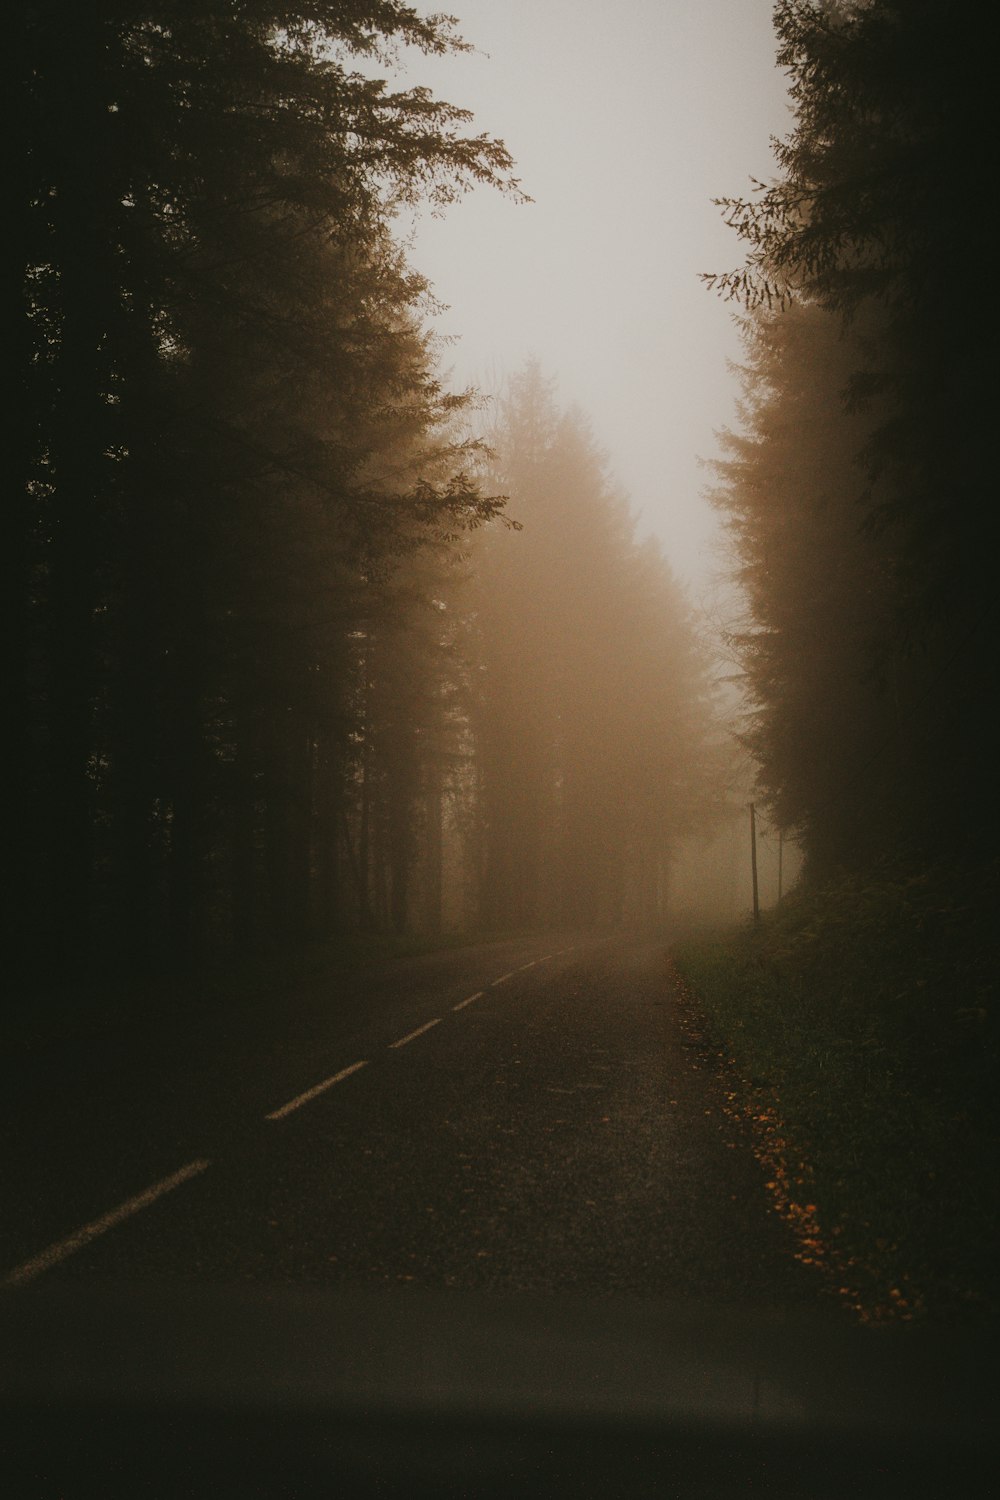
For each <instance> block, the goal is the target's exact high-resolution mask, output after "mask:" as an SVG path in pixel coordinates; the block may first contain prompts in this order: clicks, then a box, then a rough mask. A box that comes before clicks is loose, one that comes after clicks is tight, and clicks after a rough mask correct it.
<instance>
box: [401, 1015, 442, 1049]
mask: <svg viewBox="0 0 1000 1500" xmlns="http://www.w3.org/2000/svg"><path fill="white" fill-rule="evenodd" d="M440 1024H441V1017H440V1016H437V1017H435V1019H434V1020H433V1021H425V1022H424V1024H423V1026H418V1027H417V1029H416V1031H411V1032H409V1033H408V1035H406V1036H401V1037H400V1039H399V1041H398V1042H390V1043H389V1046H390V1047H405V1046H406V1044H407V1042H413V1041H416V1039H417V1037H418V1036H423V1034H424V1032H425V1031H430V1029H431V1027H432V1026H440Z"/></svg>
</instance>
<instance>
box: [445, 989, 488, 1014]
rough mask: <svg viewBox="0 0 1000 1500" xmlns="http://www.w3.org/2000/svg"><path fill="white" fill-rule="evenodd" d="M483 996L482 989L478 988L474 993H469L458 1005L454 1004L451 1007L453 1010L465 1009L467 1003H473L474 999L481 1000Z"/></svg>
mask: <svg viewBox="0 0 1000 1500" xmlns="http://www.w3.org/2000/svg"><path fill="white" fill-rule="evenodd" d="M482 998H483V992H482V990H477V991H476V993H475V994H474V995H467V996H466V998H465V999H464V1000H460V1001H459V1002H458V1004H457V1005H453V1006H452V1007H451V1008H452V1010H464V1009H465V1007H466V1006H467V1005H471V1004H472V1002H473V1000H481V999H482Z"/></svg>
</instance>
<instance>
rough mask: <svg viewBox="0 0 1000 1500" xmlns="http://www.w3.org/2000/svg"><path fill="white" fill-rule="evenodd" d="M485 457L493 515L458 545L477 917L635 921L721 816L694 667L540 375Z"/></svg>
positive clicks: (667, 601)
mask: <svg viewBox="0 0 1000 1500" xmlns="http://www.w3.org/2000/svg"><path fill="white" fill-rule="evenodd" d="M491 442H492V443H493V444H494V445H495V448H496V475H495V479H494V480H493V482H492V484H491V488H493V487H498V488H501V489H502V490H503V491H504V492H505V493H506V494H508V495H509V497H510V499H509V504H508V508H507V515H508V516H509V517H510V518H511V519H512V520H514V521H517V522H518V523H519V524H521V525H522V526H523V530H522V531H519V532H513V531H510V530H505V529H503V528H501V527H498V526H496V525H494V526H491V527H489V528H487V529H486V531H484V532H482V533H480V534H478V535H477V537H476V538H475V540H474V543H473V558H474V578H473V583H472V590H471V592H472V602H473V632H474V635H473V641H474V646H473V649H474V653H475V654H474V660H475V662H476V667H477V670H476V672H475V674H474V676H473V683H474V692H473V697H472V702H471V706H470V714H471V727H472V731H473V736H474V743H475V749H476V757H477V767H478V786H477V807H478V819H479V827H478V837H479V839H480V849H479V853H478V861H479V890H480V907H481V910H482V911H483V912H484V914H486V915H487V916H488V917H489V918H490V919H491V920H492V921H493V922H495V923H498V924H506V925H516V924H519V923H531V922H538V921H544V922H549V923H553V922H561V923H577V924H587V923H600V922H604V923H608V922H618V921H621V920H623V919H624V920H631V921H634V922H642V921H650V920H654V919H656V918H658V917H660V916H661V915H662V914H663V912H664V911H665V909H666V904H667V882H668V879H669V871H670V862H671V853H672V850H673V848H674V846H675V844H676V842H677V841H678V840H679V839H680V838H682V837H683V836H684V835H685V834H687V833H689V832H690V831H691V830H692V829H693V828H695V827H698V826H699V825H702V824H704V823H706V821H708V820H709V819H710V817H711V815H712V813H713V811H714V810H715V808H716V805H717V800H718V799H720V798H721V792H720V783H721V780H722V777H721V775H720V761H719V759H718V757H717V756H716V754H715V752H714V751H713V748H712V744H711V738H712V733H711V714H710V708H711V704H710V690H709V680H708V673H707V660H706V655H705V652H704V650H703V649H702V648H700V646H699V643H698V641H697V638H696V635H695V632H694V629H693V626H692V621H691V618H690V613H689V610H688V606H687V604H686V601H685V599H684V597H683V595H682V593H681V591H680V589H679V587H678V586H677V584H676V583H675V581H674V579H673V577H672V575H671V572H670V569H669V567H668V566H667V564H666V562H665V561H664V559H663V557H662V555H661V554H660V551H659V549H658V546H657V545H656V543H655V542H653V541H649V542H646V543H644V544H640V543H638V542H637V541H636V540H635V537H634V533H633V523H632V519H631V517H630V515H629V512H628V508H627V505H626V503H625V501H624V500H623V499H622V498H621V497H620V496H619V495H617V494H616V493H615V491H614V489H613V487H612V486H611V484H610V481H609V479H608V476H607V473H606V469H605V464H604V461H603V459H602V456H601V455H600V453H599V452H598V450H597V448H596V447H595V444H594V441H593V438H592V437H591V435H590V433H589V431H588V430H587V427H586V424H585V422H584V420H583V419H582V417H581V416H580V415H579V414H575V413H572V412H571V413H565V412H562V411H560V410H559V408H558V407H557V405H556V403H555V401H554V399H553V395H552V391H551V388H550V386H549V384H548V382H546V381H545V380H544V379H543V377H542V375H541V373H540V372H539V370H538V369H537V368H536V367H534V366H529V367H528V369H527V370H525V371H524V372H523V373H521V374H520V375H519V376H518V377H517V378H515V379H514V380H512V381H511V383H510V386H509V389H508V393H507V397H506V400H505V401H504V402H503V404H502V408H501V411H500V414H499V421H498V423H497V426H496V429H495V431H494V433H493V434H492V435H491Z"/></svg>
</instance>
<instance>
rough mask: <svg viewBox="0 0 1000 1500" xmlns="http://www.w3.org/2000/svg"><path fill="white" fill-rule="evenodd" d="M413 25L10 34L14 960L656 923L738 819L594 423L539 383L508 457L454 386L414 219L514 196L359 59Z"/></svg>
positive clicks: (526, 387)
mask: <svg viewBox="0 0 1000 1500" xmlns="http://www.w3.org/2000/svg"><path fill="white" fill-rule="evenodd" d="M404 45H406V46H411V47H416V48H418V49H423V50H424V51H427V52H437V51H442V50H446V49H448V48H451V47H455V46H460V45H462V44H461V43H459V42H457V41H456V40H455V39H454V37H453V35H452V33H451V31H450V27H449V23H448V22H447V21H444V20H441V19H440V18H439V19H429V20H423V19H421V18H419V17H418V16H417V15H416V14H415V12H413V11H412V10H411V9H410V8H409V7H407V6H405V5H403V4H399V3H397V0H359V3H355V0H336V3H320V0H316V3H309V0H305V3H297V4H294V5H292V6H279V5H274V4H272V3H268V0H248V3H241V4H239V5H231V4H221V3H211V4H204V3H199V4H190V3H187V0H163V3H154V4H152V5H146V6H142V7H138V6H135V5H132V4H129V3H127V0H121V3H118V4H115V3H109V4H103V5H101V6H99V7H93V6H87V5H80V6H75V7H74V6H65V5H64V4H62V3H56V0H52V3H49V4H46V3H40V4H30V5H26V6H24V7H22V8H21V9H20V10H19V11H18V13H17V16H16V17H14V18H12V21H11V27H10V30H9V34H8V49H9V62H8V86H9V88H10V90H11V93H12V101H13V108H12V112H11V113H12V119H13V121H14V130H15V133H16V136H17V141H16V145H17V147H18V150H17V152H16V155H15V160H16V173H17V174H18V175H17V176H16V177H15V179H14V181H13V184H12V187H11V188H10V190H9V191H10V192H11V194H12V195H13V198H14V201H15V203H16V210H15V212H14V213H13V214H12V215H11V216H10V217H9V221H8V230H7V235H6V237H5V247H6V254H7V256H8V260H9V262H10V264H9V267H8V271H9V274H8V276H7V278H6V283H5V284H6V285H7V286H9V287H10V288H11V291H12V295H11V297H10V300H9V303H8V309H7V312H8V316H7V319H6V327H7V348H8V358H9V360H10V362H11V365H12V373H13V377H14V378H13V380H12V382H11V383H10V385H9V386H8V390H9V391H13V392H15V393H16V394H14V395H12V396H8V402H9V405H10V415H11V423H10V435H9V440H8V498H7V502H6V504H5V505H4V507H3V509H2V515H3V528H4V535H3V538H2V546H0V552H2V557H3V568H4V580H3V591H2V598H3V608H4V613H5V620H4V629H3V636H2V639H3V651H4V653H5V657H6V660H5V662H4V677H5V682H6V684H7V701H8V707H9V709H10V715H9V728H8V730H7V732H6V734H5V736H4V751H5V754H6V756H7V757H8V765H7V767H6V773H5V780H4V785H5V786H6V788H7V793H8V806H7V815H6V817H5V820H4V821H5V848H4V862H3V863H4V871H5V877H6V881H5V884H6V889H5V893H4V896H3V916H4V925H5V938H4V944H5V959H6V961H7V963H8V966H9V968H10V969H12V970H13V971H14V972H15V973H17V974H18V975H19V976H20V977H21V979H22V980H30V979H34V980H41V981H50V980H54V979H65V978H71V977H73V976H76V975H79V974H82V973H85V972H88V971H90V972H93V971H94V970H95V969H99V970H109V969H113V968H117V967H124V968H136V967H140V968H141V967H149V966H151V965H158V964H162V963H169V962H187V961H190V960H192V959H196V958H198V957H199V956H200V955H203V954H205V953H207V952H210V951H226V949H231V948H235V949H237V950H238V951H242V950H245V949H247V948H249V947H253V946H254V945H261V944H264V945H268V944H274V943H285V942H298V941H300V940H302V939H303V938H305V937H307V936H310V935H320V936H328V935H330V934H331V933H332V932H335V931H337V930H343V929H345V928H382V929H390V928H392V929H396V930H400V931H402V930H406V929H407V928H413V927H420V928H424V929H427V930H434V929H436V928H437V927H438V926H439V925H440V923H441V921H442V912H443V910H445V909H447V910H448V912H449V913H450V920H452V921H459V920H462V921H480V922H488V923H493V924H499V925H503V924H513V923H516V924H521V923H528V922H542V921H550V920H555V919H559V920H574V921H575V920H581V921H608V920H612V919H616V918H617V917H619V916H621V915H622V914H623V913H628V912H632V913H642V912H646V913H647V914H648V912H650V911H651V910H654V909H655V908H656V907H657V906H658V904H662V899H663V883H664V880H665V869H666V861H667V859H668V855H669V848H670V841H671V838H672V837H673V836H674V835H675V834H676V833H678V832H680V831H683V829H684V827H685V826H687V824H688V823H689V822H690V820H691V818H692V817H694V816H695V815H696V811H697V808H698V806H699V805H700V804H702V803H703V802H705V800H706V794H705V792H704V790H703V789H699V786H698V785H696V784H695V781H696V778H695V777H694V776H693V773H692V764H693V762H694V760H695V759H696V758H697V757H698V756H699V754H700V751H699V748H698V737H699V734H700V733H702V727H703V726H702V720H703V708H702V700H703V693H704V688H703V679H702V673H703V668H702V667H701V666H700V665H699V663H698V660H697V652H696V650H695V647H694V644H693V637H692V636H691V631H690V627H689V625H688V623H687V622H686V620H685V617H684V608H683V604H682V602H681V600H680V599H679V598H678V596H677V593H676V590H675V588H674V585H673V584H672V582H671V581H670V578H669V575H668V574H667V572H666V570H665V568H664V565H663V564H662V562H661V561H660V560H659V558H658V557H657V556H656V555H655V554H654V553H653V552H652V551H651V550H649V549H642V548H637V547H636V546H635V544H634V542H633V540H632V536H631V528H630V525H629V523H628V520H627V517H626V515H625V513H624V511H623V509H622V507H621V505H620V504H619V503H618V502H616V501H614V500H613V499H612V498H611V496H610V494H609V493H608V491H607V487H606V484H605V481H604V479H603V477H602V474H601V469H600V464H599V462H598V460H597V459H596V457H595V455H594V454H593V450H592V448H591V446H590V444H589V440H588V439H587V438H586V436H585V434H584V433H583V431H582V430H581V429H580V427H579V424H574V423H573V422H572V421H570V420H569V419H563V418H559V417H558V415H557V414H556V413H555V411H554V408H553V407H552V404H551V400H550V399H549V398H548V397H547V396H546V394H545V393H544V391H543V390H541V389H540V388H538V389H532V388H531V380H527V384H524V383H522V385H521V386H519V387H517V388H516V391H515V394H514V395H513V396H512V401H511V407H510V411H509V413H508V416H507V418H506V419H505V420H506V422H507V427H506V429H505V431H504V432H502V433H500V434H498V444H499V451H500V453H501V460H500V470H499V472H498V473H494V472H492V471H491V470H490V469H489V468H488V467H487V464H486V458H485V450H484V448H483V445H482V444H481V443H480V442H478V441H477V440H475V439H473V438H470V437H469V435H468V433H469V424H468V419H467V412H466V408H467V406H468V399H467V398H460V397H454V396H451V395H448V394H447V393H446V392H445V390H444V388H443V386H442V385H441V383H440V382H439V377H438V374H437V371H436V366H435V357H434V348H433V342H432V339H431V337H430V336H429V334H428V333H427V331H426V330H425V328H424V327H423V325H422V323H421V298H422V296H423V294H424V292H425V291H426V287H425V284H424V283H423V282H422V280H421V279H420V278H419V277H418V276H416V275H414V274H413V273H412V271H411V270H410V269H409V268H408V266H407V265H406V262H405V259H404V257H403V255H402V254H401V252H400V250H399V249H398V247H397V245H396V244H395V243H394V240H393V238H392V221H393V214H394V211H395V210H396V209H397V208H398V206H399V205H400V204H403V203H410V202H413V201H416V200H417V199H418V198H420V197H425V198H428V197H429V198H430V199H431V200H432V201H434V202H437V203H439V204H440V203H445V202H447V201H448V200H449V199H450V198H452V197H454V196H455V195H456V194H458V193H459V192H461V191H462V190H463V189H464V188H465V187H466V186H468V185H469V184H471V183H473V182H483V183H488V184H493V185H494V186H496V187H498V188H500V189H502V190H506V191H508V192H512V193H515V194H516V193H517V191H518V189H517V185H516V183H514V182H513V180H512V179H511V177H510V169H511V163H510V161H509V158H508V156H507V153H506V151H505V150H504V148H503V146H502V145H501V144H500V143H498V142H496V141H493V140H491V139H489V138H487V137H484V136H480V135H471V134H468V133H467V132H468V127H469V119H468V116H467V115H465V114H464V113H463V112H462V111H460V110H457V109H454V108H452V107H450V106H448V105H445V104H442V103H439V102H437V101H435V100H433V99H432V98H431V97H430V96H429V95H428V93H427V92H426V91H425V90H422V89H420V88H414V89H411V90H407V91H403V92H393V91H392V90H391V89H389V88H388V87H387V86H386V85H385V84H384V83H380V82H377V81H373V79H372V78H371V77H370V76H369V75H370V73H371V71H372V68H371V65H370V63H371V59H372V58H375V59H376V60H380V61H381V60H385V61H387V62H388V61H391V52H392V49H393V48H394V47H396V46H404ZM359 59H365V60H366V68H365V70H364V71H356V69H357V68H358V66H359V63H358V60H359ZM536 386H537V381H536ZM506 495H510V496H511V497H512V498H511V515H512V517H513V518H514V519H515V520H517V521H521V520H522V519H523V522H524V525H523V530H517V529H515V528H514V527H511V526H510V525H509V524H507V523H505V522H504V521H503V520H502V516H501V513H502V509H503V503H504V501H503V499H502V498H501V497H502V496H506ZM477 528H484V530H482V532H481V535H482V537H483V540H482V542H481V543H477V544H475V545H472V540H473V534H474V533H475V532H476V529H477ZM584 575H586V576H587V579H588V581H587V583H586V586H584V584H583V582H582V579H583V577H584ZM553 590H554V591H555V592H553ZM557 599H558V602H556V601H557ZM557 620H558V623H557ZM685 694H687V695H688V696H687V697H685ZM637 695H638V696H641V697H642V700H643V707H642V709H641V712H639V711H638V710H637V708H636V704H637V702H638V696H637Z"/></svg>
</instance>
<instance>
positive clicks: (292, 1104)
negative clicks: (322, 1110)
mask: <svg viewBox="0 0 1000 1500" xmlns="http://www.w3.org/2000/svg"><path fill="white" fill-rule="evenodd" d="M367 1066H368V1060H367V1058H365V1059H364V1060H363V1061H362V1062H356V1063H351V1066H350V1067H349V1068H341V1070H340V1072H339V1073H334V1075H333V1077H332V1078H324V1079H323V1082H322V1083H317V1084H314V1086H313V1087H312V1088H311V1089H306V1091H305V1093H304V1094H296V1096H295V1098H294V1099H289V1101H288V1103H287V1104H283V1105H282V1106H281V1108H280V1109H272V1111H271V1113H270V1114H269V1115H265V1116H264V1119H265V1120H283V1119H284V1117H285V1115H290V1114H291V1112H292V1110H293V1109H301V1107H302V1105H303V1104H308V1103H309V1100H310V1099H315V1098H316V1096H317V1095H318V1094H325V1093H326V1091H327V1089H332V1088H333V1086H334V1084H335V1083H343V1081H344V1079H345V1078H350V1076H351V1074H352V1073H356V1072H357V1071H358V1069H359V1068H367Z"/></svg>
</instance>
